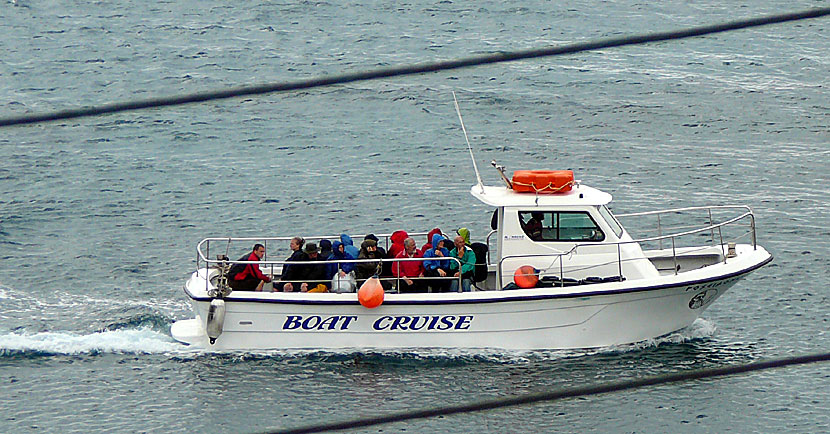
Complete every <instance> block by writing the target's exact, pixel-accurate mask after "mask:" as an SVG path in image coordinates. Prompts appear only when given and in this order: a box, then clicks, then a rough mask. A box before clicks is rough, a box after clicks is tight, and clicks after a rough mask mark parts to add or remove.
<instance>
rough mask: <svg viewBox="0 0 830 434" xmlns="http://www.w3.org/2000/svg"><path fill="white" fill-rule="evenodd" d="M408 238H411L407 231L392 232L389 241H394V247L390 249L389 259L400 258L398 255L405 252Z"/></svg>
mask: <svg viewBox="0 0 830 434" xmlns="http://www.w3.org/2000/svg"><path fill="white" fill-rule="evenodd" d="M407 238H409V234H407V233H406V231H395V232H392V236H391V237H389V239H390V240H392V245H391V246H390V247H389V256H388V257H389V258H396V257H398V253H401V252H403V250H404V245H403V243H404V240H406V239H407Z"/></svg>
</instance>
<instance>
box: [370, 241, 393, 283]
mask: <svg viewBox="0 0 830 434" xmlns="http://www.w3.org/2000/svg"><path fill="white" fill-rule="evenodd" d="M366 240H372V241H374V242H375V243H376V244H377V247H378V255H379V256H380V257H381V258H388V257H389V256H388V255H387V253H386V249H384V248H383V247H381V246H380V240H379V239H378V237H376V236H375V235H374V234H368V235H366V236H365V237H363V241H366ZM379 276H384V277H390V276H392V261H389V262H384V263H382V264H381V269H380V274H379Z"/></svg>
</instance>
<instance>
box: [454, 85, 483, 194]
mask: <svg viewBox="0 0 830 434" xmlns="http://www.w3.org/2000/svg"><path fill="white" fill-rule="evenodd" d="M452 100H453V102H454V103H455V112H456V113H458V120H459V121H460V122H461V131H463V132H464V140H465V141H466V142H467V149H468V150H469V151H470V159H471V160H473V170H475V172H476V180H478V186H479V187H481V192H482V193H484V183H483V182H481V175H480V174H479V173H478V165H476V158H475V156H474V155H473V147H472V146H470V139H469V138H467V129H466V128H464V119H462V118H461V109H459V108H458V100H457V99H456V98H455V91H452Z"/></svg>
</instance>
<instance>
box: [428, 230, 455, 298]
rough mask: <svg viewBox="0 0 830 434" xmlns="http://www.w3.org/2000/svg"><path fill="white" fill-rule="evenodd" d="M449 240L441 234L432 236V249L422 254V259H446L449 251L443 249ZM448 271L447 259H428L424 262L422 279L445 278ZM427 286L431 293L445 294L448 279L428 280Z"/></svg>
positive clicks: (448, 262) (448, 285)
mask: <svg viewBox="0 0 830 434" xmlns="http://www.w3.org/2000/svg"><path fill="white" fill-rule="evenodd" d="M448 242H449V240H447V239H446V238H444V236H443V235H441V234H434V235H433V236H432V248H431V249H429V250H427V251H425V252H424V258H447V257H449V256H450V252H449V250H447V248H446V247H444V246H445V245H446V244H448ZM449 271H450V261H449V259H430V260H426V261H424V277H433V278H436V277H447V275H449ZM428 282H429V286H430V287H431V288H432V291H433V292H446V291H447V290H448V289H449V287H450V281H449V279H430V280H428Z"/></svg>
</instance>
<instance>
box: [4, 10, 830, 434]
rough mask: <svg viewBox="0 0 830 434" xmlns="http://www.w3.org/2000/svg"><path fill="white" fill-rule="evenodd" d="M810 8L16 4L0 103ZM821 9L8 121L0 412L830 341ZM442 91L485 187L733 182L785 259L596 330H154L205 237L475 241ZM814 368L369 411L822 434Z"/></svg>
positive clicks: (23, 423)
mask: <svg viewBox="0 0 830 434" xmlns="http://www.w3.org/2000/svg"><path fill="white" fill-rule="evenodd" d="M814 6H817V4H816V3H814V2H803V1H799V2H783V1H773V2H759V1H750V2H734V3H723V2H711V1H708V2H707V1H704V2H692V3H689V2H681V1H675V0H670V1H668V2H659V3H653V4H647V3H643V2H633V1H622V2H618V1H617V2H610V1H577V2H566V3H562V2H549V1H525V2H520V3H516V2H494V1H481V2H458V1H411V2H380V1H372V0H369V1H362V2H361V1H345V2H325V1H321V2H313V1H302V2H299V1H298V2H277V3H273V2H257V1H242V2H234V3H232V4H230V3H227V2H213V1H203V2H194V1H180V2H150V3H148V2H132V1H123V2H58V3H55V2H45V3H44V2H35V1H32V0H16V1H5V2H3V3H2V4H0V35H2V38H0V53H2V55H0V116H2V117H5V116H12V115H19V114H24V113H30V112H32V113H39V112H45V111H52V110H60V109H65V108H71V107H77V106H86V105H100V104H106V103H111V102H116V101H126V100H132V99H141V98H149V97H154V96H167V95H173V94H179V93H189V92H199V91H209V90H217V89H224V88H228V87H231V86H237V85H243V84H259V83H265V82H275V81H284V80H298V79H304V78H311V77H319V76H324V75H329V74H340V73H349V72H357V71H364V70H368V69H374V68H381V67H388V66H395V65H402V64H408V63H416V62H426V61H435V60H445V59H454V58H458V57H465V56H470V55H480V54H489V53H495V52H500V51H509V50H518V49H526V48H534V47H541V46H546V45H551V44H553V45H556V44H566V43H573V42H580V41H587V40H593V39H597V38H603V37H618V36H622V35H627V34H636V33H645V32H656V31H666V30H672V29H676V28H680V27H686V26H694V25H702V24H710V23H717V22H724V21H728V20H732V19H736V18H743V17H750V16H757V15H764V14H772V13H777V12H782V11H788V10H800V9H805V8H808V7H814ZM827 28H828V21H827V19H820V20H812V21H803V22H799V23H789V24H779V25H774V26H769V27H763V28H755V29H749V30H743V31H738V32H731V33H723V34H717V35H711V36H706V37H701V38H696V39H688V40H683V41H673V42H662V43H659V44H651V45H646V46H632V47H623V48H614V49H604V50H595V51H591V52H586V53H579V54H575V55H569V56H560V57H550V58H541V59H534V60H528V61H520V62H511V63H504V64H497V65H489V66H483V67H477V68H471V69H462V70H453V71H445V72H437V73H430V74H424V75H420V76H411V77H401V78H389V79H383V80H377V81H371V82H359V83H352V84H349V85H344V86H334V87H327V88H320V89H311V90H306V91H301V92H289V93H281V94H273V95H267V96H256V97H246V98H241V99H233V100H226V101H216V102H209V103H204V104H198V105H189V106H179V107H170V108H164V109H156V110H142V111H135V112H127V113H121V114H117V115H109V116H100V117H94V118H84V119H75V120H67V121H59V122H52V123H44V124H37V125H31V126H21V127H12V128H2V129H0V192H2V193H0V259H2V264H3V265H2V267H0V373H2V376H0V382H2V383H0V384H2V386H0V431H2V432H184V431H199V432H256V431H263V430H268V429H278V428H288V427H296V426H301V425H306V424H311V423H319V422H325V421H338V420H346V419H350V418H353V417H358V416H374V415H382V414H387V413H389V412H395V411H404V410H407V409H421V408H425V407H442V406H448V405H454V404H461V403H468V402H473V401H477V400H482V399H491V398H497V397H514V396H520V395H522V394H527V393H536V392H541V391H550V390H556V389H560V388H567V387H576V386H584V385H589V384H598V383H603V382H608V381H615V380H622V379H634V378H641V377H644V376H650V375H659V374H663V373H673V372H679V371H684V370H690V369H697V368H705V367H716V366H723V365H727V364H734V363H746V362H751V361H756V360H762V359H767V358H772V357H781V356H788V355H800V354H806V353H812V352H820V351H827V349H828V348H830V338H828V335H827V328H828V322H827V321H828V315H827V307H826V306H827V303H828V290H827V288H828V286H830V285H828V284H829V283H830V277H828V273H827V270H828V268H830V267H828V265H830V261H829V260H828V255H830V229H828V225H830V218H828V199H830V193H828V192H830V187H828V185H830V170H828V169H827V160H828V156H830V149H828V147H827V143H828V138H829V137H830V134H828V130H830V127H828V125H830V116H828V113H830V104H828V101H830V92H828V85H830V83H828V79H827V77H828V76H830V57H828V54H827V53H830V44H829V43H828V40H830V38H828V34H827ZM453 91H455V92H456V94H457V97H458V101H459V105H460V109H461V112H462V114H463V116H464V122H465V125H466V128H467V131H468V133H469V136H470V142H471V144H472V146H473V149H474V150H475V153H476V160H477V162H478V166H479V170H480V171H481V172H482V177H483V178H484V180H485V182H486V183H488V184H498V183H499V178H498V175H497V173H496V172H495V171H494V170H492V169H491V168H489V167H488V163H489V161H491V160H496V161H497V162H498V163H499V164H503V165H505V166H507V168H508V172H510V171H512V170H515V169H572V170H574V171H575V173H576V176H577V178H578V179H581V180H582V181H583V182H584V183H585V184H588V185H591V186H594V187H597V188H600V189H603V190H605V191H608V192H610V193H611V194H613V195H614V202H613V204H612V209H613V211H614V212H617V213H625V212H637V211H646V210H652V209H659V208H669V207H677V206H698V205H709V204H747V205H749V206H751V207H752V208H753V209H754V211H755V214H756V220H757V225H758V241H759V243H760V244H761V245H763V246H764V247H765V248H767V249H768V250H769V251H770V252H771V253H772V254H773V255H774V256H775V261H774V262H773V263H772V264H771V265H769V266H767V267H764V268H762V269H760V270H758V271H757V272H755V273H754V274H752V275H751V276H749V277H748V278H747V279H745V280H742V281H740V282H739V283H738V284H737V285H735V287H734V288H733V289H731V290H730V291H729V292H727V293H726V294H725V295H724V296H723V297H722V298H720V299H719V300H718V302H717V303H715V304H714V305H713V306H712V307H711V308H710V309H708V310H707V311H706V312H705V313H704V314H703V317H702V318H701V319H700V320H698V321H696V322H695V323H694V324H693V325H692V326H691V327H690V328H688V329H686V330H682V331H680V332H678V333H675V334H672V335H670V336H666V337H663V338H660V339H656V340H651V341H648V342H643V343H638V344H634V345H626V346H621V347H614V348H602V349H592V350H581V351H532V352H521V351H519V352H517V351H500V350H488V351H470V350H463V351H462V350H457V351H448V350H399V351H384V352H378V351H344V352H323V351H271V352H256V353H247V352H240V353H228V354H210V353H203V352H200V351H197V350H193V349H191V348H188V347H186V346H183V345H180V344H178V343H176V342H175V341H174V340H173V339H172V338H171V337H170V333H169V328H170V324H171V323H172V322H174V321H176V320H180V319H186V318H190V317H192V312H191V310H190V308H189V305H188V303H187V301H186V297H185V295H184V293H183V292H182V290H181V288H182V284H183V283H184V281H185V279H186V277H187V276H188V274H189V273H191V272H192V271H193V270H194V269H195V245H196V243H197V242H198V241H199V240H201V239H202V238H204V237H208V236H229V235H233V236H266V235H267V236H276V235H286V236H289V235H319V234H339V233H341V232H347V233H353V234H361V233H367V232H374V233H389V232H392V231H394V230H397V229H404V230H407V231H413V232H414V231H423V232H426V231H428V230H430V229H431V228H433V227H440V228H442V229H443V230H444V231H445V232H448V233H452V231H453V230H454V229H456V228H458V227H461V226H464V227H468V228H470V230H471V231H472V233H473V238H474V239H476V240H482V239H483V238H484V237H485V236H486V234H487V232H488V230H489V220H490V213H491V212H492V210H491V209H489V208H488V207H486V206H484V205H481V204H479V203H476V202H475V201H474V199H473V198H472V197H471V196H470V195H469V188H470V186H471V185H472V184H473V183H474V182H475V174H474V172H473V169H472V164H471V163H470V160H469V155H468V153H467V151H466V144H465V142H464V136H463V133H462V132H461V129H460V126H459V123H458V118H457V115H456V113H455V108H454V106H453V102H452V92H453ZM632 224H633V225H634V226H637V222H632ZM423 238H424V239H418V240H417V241H418V243H419V244H421V243H423V242H426V239H425V237H423ZM743 242H746V241H745V240H744V241H743ZM275 247H276V246H275ZM280 248H281V249H284V246H280ZM249 249H250V246H248V245H241V244H240V245H235V246H233V249H232V250H231V251H230V252H229V256H232V257H234V258H235V257H238V256H241V255H242V254H244V253H245V252H246V251H247V250H249ZM269 251H270V250H269ZM273 252H274V253H272V254H274V255H277V256H278V255H279V254H282V253H281V251H279V250H277V249H274V250H273ZM828 376H830V371H828V367H827V366H823V365H811V366H803V367H797V368H789V369H781V370H774V371H765V372H762V373H755V374H747V375H742V376H737V377H732V378H724V379H719V380H711V381H698V382H688V383H681V384H672V385H664V386H659V387H651V388H645V389H640V390H632V391H627V392H623V393H615V394H607V395H602V396H595V397H590V398H586V399H574V400H566V401H558V402H552V403H544V404H536V405H526V406H521V407H513V408H509V409H500V410H491V411H487V412H481V413H473V414H463V415H454V416H448V417H443V418H431V419H424V420H417V421H410V422H405V423H396V424H391V425H385V426H379V427H372V428H367V429H364V430H363V431H365V432H404V431H405V432H454V433H466V432H559V431H561V432H588V431H597V432H701V431H707V432H776V431H790V432H820V431H827V430H828V429H830V416H828V415H830V411H829V410H830V408H829V407H830V405H829V404H828V402H830V394H828V392H827V390H828V387H827V382H828Z"/></svg>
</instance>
